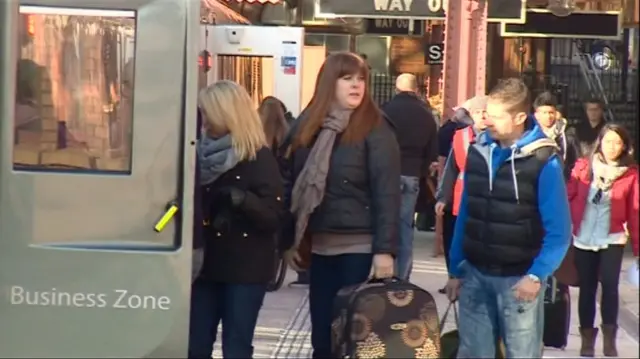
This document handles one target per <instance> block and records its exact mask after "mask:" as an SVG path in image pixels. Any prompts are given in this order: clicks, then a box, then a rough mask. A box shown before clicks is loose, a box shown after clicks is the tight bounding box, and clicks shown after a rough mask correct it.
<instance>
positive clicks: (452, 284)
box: [444, 278, 462, 302]
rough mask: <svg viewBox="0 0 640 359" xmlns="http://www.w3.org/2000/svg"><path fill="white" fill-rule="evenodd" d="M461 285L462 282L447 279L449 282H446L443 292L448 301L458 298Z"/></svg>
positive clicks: (455, 279) (456, 279)
mask: <svg viewBox="0 0 640 359" xmlns="http://www.w3.org/2000/svg"><path fill="white" fill-rule="evenodd" d="M461 284H462V282H461V281H460V279H458V278H449V281H447V285H446V286H445V287H444V291H445V293H447V298H449V300H450V301H452V302H453V301H456V300H457V299H458V296H460V285H461Z"/></svg>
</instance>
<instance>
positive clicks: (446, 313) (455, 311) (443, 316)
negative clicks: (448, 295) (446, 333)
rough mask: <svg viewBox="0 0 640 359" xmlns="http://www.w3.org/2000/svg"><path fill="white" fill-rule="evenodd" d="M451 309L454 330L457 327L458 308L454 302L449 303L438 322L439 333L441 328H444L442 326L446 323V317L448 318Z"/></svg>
mask: <svg viewBox="0 0 640 359" xmlns="http://www.w3.org/2000/svg"><path fill="white" fill-rule="evenodd" d="M451 308H453V318H454V319H455V321H456V328H457V327H458V306H457V305H456V301H452V302H449V305H448V306H447V309H446V310H445V311H444V314H443V315H442V320H440V332H442V328H444V324H445V323H446V321H447V317H448V316H449V311H451Z"/></svg>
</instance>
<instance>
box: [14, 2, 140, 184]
mask: <svg viewBox="0 0 640 359" xmlns="http://www.w3.org/2000/svg"><path fill="white" fill-rule="evenodd" d="M134 15H135V14H134V13H133V12H130V11H104V10H80V9H64V8H44V7H31V6H23V7H21V9H20V30H19V32H18V36H19V44H20V59H19V60H18V64H17V80H16V107H15V118H14V129H15V133H14V151H13V163H14V169H16V170H45V169H56V170H61V169H62V170H64V169H71V170H81V171H86V170H89V171H91V170H93V171H108V172H120V173H129V172H130V170H131V145H132V144H131V141H132V129H133V126H132V116H133V75H134V43H135V19H134V18H135V17H134Z"/></svg>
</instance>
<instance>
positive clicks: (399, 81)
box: [396, 73, 418, 91]
mask: <svg viewBox="0 0 640 359" xmlns="http://www.w3.org/2000/svg"><path fill="white" fill-rule="evenodd" d="M396 89H397V90H398V91H416V90H418V79H416V75H414V74H409V73H403V74H400V75H399V76H398V78H396Z"/></svg>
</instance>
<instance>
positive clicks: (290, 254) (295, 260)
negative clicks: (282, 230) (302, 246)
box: [283, 247, 304, 272]
mask: <svg viewBox="0 0 640 359" xmlns="http://www.w3.org/2000/svg"><path fill="white" fill-rule="evenodd" d="M283 257H284V260H285V262H287V265H288V266H289V268H291V269H293V270H294V271H296V272H302V271H304V270H303V269H301V268H300V264H299V263H300V262H302V257H300V253H298V248H295V247H291V248H289V249H287V250H286V251H285V252H284V254H283Z"/></svg>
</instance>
